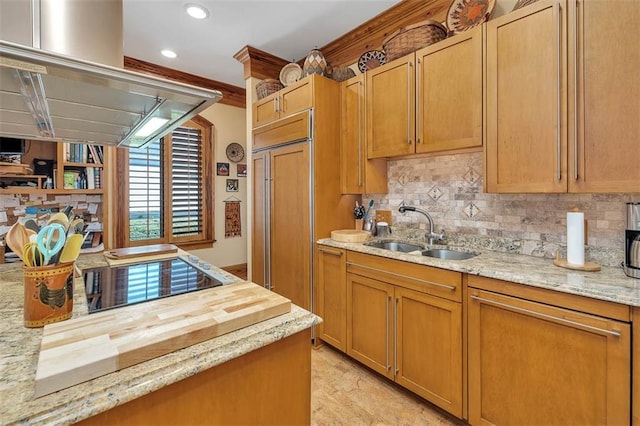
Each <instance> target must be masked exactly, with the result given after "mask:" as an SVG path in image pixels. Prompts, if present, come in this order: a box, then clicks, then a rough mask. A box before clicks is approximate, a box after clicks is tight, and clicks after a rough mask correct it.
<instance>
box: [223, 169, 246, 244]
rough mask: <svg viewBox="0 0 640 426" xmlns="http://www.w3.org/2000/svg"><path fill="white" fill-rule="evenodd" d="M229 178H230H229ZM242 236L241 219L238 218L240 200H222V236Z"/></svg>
mask: <svg viewBox="0 0 640 426" xmlns="http://www.w3.org/2000/svg"><path fill="white" fill-rule="evenodd" d="M230 180H231V179H230ZM240 236H242V221H241V219H240V201H231V200H230V199H229V200H225V202H224V237H225V238H231V237H240Z"/></svg>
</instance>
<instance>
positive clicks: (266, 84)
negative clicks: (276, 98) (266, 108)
mask: <svg viewBox="0 0 640 426" xmlns="http://www.w3.org/2000/svg"><path fill="white" fill-rule="evenodd" d="M283 87H284V86H283V85H282V83H280V82H279V81H278V80H274V79H272V78H267V79H266V80H262V81H261V82H260V83H258V84H256V93H257V94H258V99H262V98H266V97H267V96H269V95H270V94H272V93H276V92H277V91H278V90H280V89H282V88H283Z"/></svg>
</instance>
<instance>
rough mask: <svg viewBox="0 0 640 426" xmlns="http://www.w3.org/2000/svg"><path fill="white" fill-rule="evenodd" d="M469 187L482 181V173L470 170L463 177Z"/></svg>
mask: <svg viewBox="0 0 640 426" xmlns="http://www.w3.org/2000/svg"><path fill="white" fill-rule="evenodd" d="M462 178H463V179H464V180H465V181H466V182H467V183H468V184H469V185H473V184H475V183H476V182H478V180H479V179H480V173H478V172H476V171H475V170H474V169H473V168H470V169H469V170H468V171H467V173H465V174H464V176H463V177H462Z"/></svg>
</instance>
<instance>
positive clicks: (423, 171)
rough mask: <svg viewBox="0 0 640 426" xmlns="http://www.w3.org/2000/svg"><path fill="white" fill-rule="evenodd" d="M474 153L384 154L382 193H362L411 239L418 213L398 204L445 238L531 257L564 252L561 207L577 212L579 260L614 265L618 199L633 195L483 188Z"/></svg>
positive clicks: (636, 197)
mask: <svg viewBox="0 0 640 426" xmlns="http://www.w3.org/2000/svg"><path fill="white" fill-rule="evenodd" d="M482 170H483V168H482V153H470V154H455V155H442V156H437V157H429V158H416V159H408V160H407V159H402V160H389V162H388V181H389V193H388V194H369V195H367V196H366V197H365V198H366V199H365V200H363V202H365V203H368V202H369V197H370V198H373V200H374V201H375V207H374V208H375V209H384V210H391V211H392V214H393V217H392V222H393V224H394V225H395V228H398V230H399V231H401V232H403V231H404V232H407V233H409V234H411V233H412V231H413V234H415V233H416V232H415V231H417V230H421V232H420V233H418V237H419V235H420V234H422V230H426V229H427V223H426V219H425V217H424V216H422V215H419V214H415V213H410V212H409V213H404V214H402V213H399V212H398V207H399V206H400V203H402V202H404V203H405V204H408V205H414V206H417V207H420V208H421V209H423V210H426V211H428V212H429V213H430V214H431V216H432V217H433V220H434V225H435V230H436V232H441V231H442V230H444V232H445V234H446V235H447V240H448V243H449V244H452V245H454V244H460V245H478V246H480V247H484V248H486V249H490V250H497V251H511V252H516V253H521V254H527V255H532V256H539V257H549V258H552V257H555V254H556V252H559V253H560V256H561V257H565V256H566V212H567V211H569V210H570V209H571V208H573V207H577V208H579V209H580V210H582V211H584V212H585V218H586V220H587V236H588V242H587V244H588V245H587V247H586V252H585V257H586V260H587V261H590V262H596V263H599V264H601V265H609V266H614V265H617V264H619V263H620V261H621V260H622V258H623V256H624V229H625V203H627V202H630V201H634V202H639V201H640V193H637V194H486V193H483V192H482Z"/></svg>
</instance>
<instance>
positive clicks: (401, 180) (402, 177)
mask: <svg viewBox="0 0 640 426" xmlns="http://www.w3.org/2000/svg"><path fill="white" fill-rule="evenodd" d="M407 182H409V179H407V175H405V174H404V173H403V174H401V175H400V177H398V183H399V184H400V185H402V186H405V185H406V184H407Z"/></svg>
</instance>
